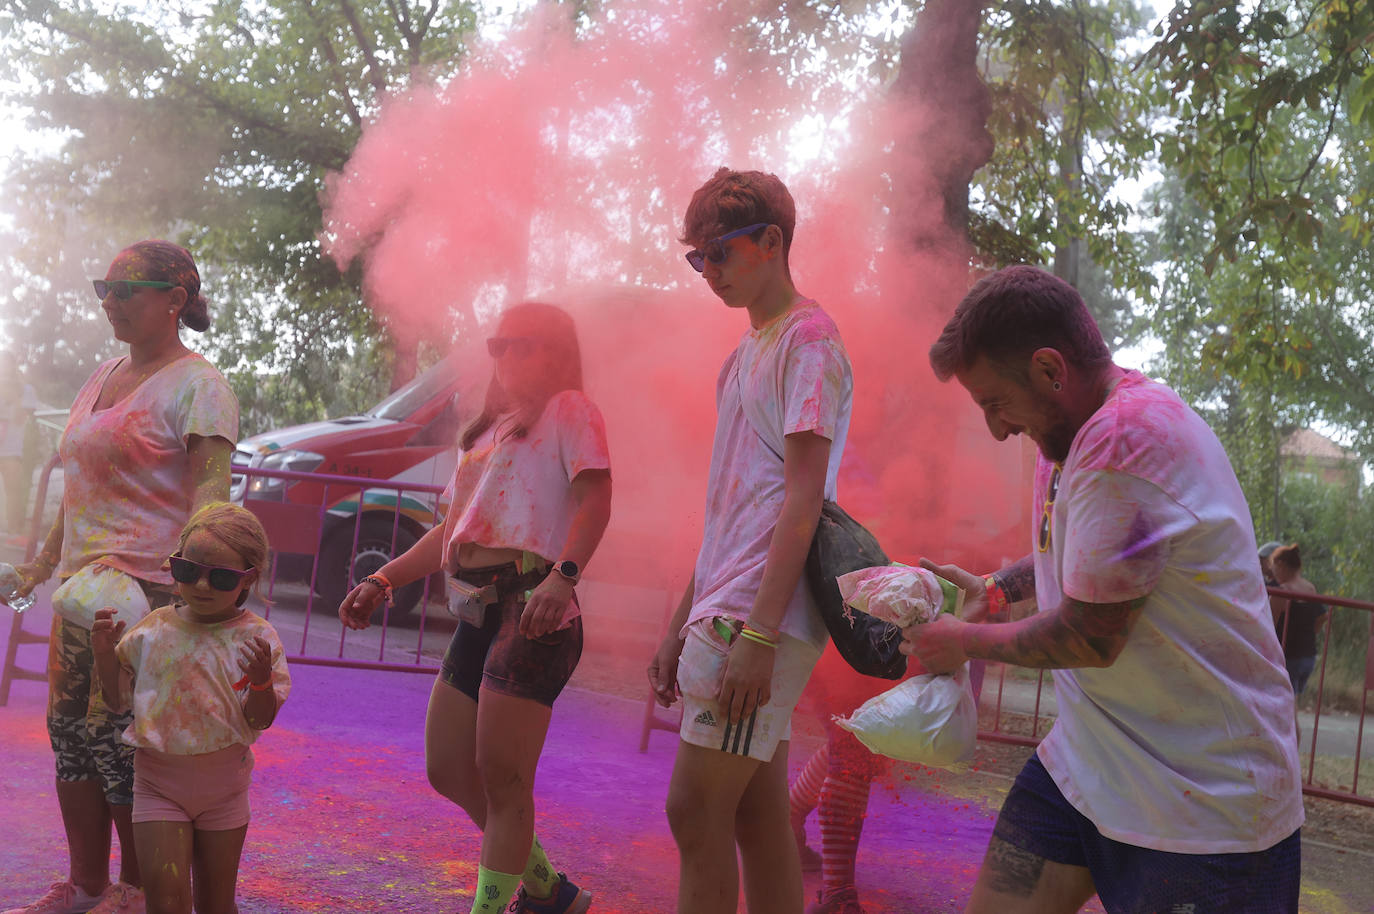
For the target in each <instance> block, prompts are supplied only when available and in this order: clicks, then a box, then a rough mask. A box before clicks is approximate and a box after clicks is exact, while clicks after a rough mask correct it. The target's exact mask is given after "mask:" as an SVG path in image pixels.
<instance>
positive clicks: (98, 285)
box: [91, 279, 177, 301]
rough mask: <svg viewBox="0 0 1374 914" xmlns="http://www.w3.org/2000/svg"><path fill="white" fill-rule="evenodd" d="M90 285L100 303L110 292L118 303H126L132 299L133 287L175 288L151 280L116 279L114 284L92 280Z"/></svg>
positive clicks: (171, 284) (174, 285) (101, 280)
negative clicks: (93, 288)
mask: <svg viewBox="0 0 1374 914" xmlns="http://www.w3.org/2000/svg"><path fill="white" fill-rule="evenodd" d="M91 285H93V286H95V297H96V298H98V299H100V300H101V301H104V300H105V299H106V297H107V296H109V294H110V293H111V292H113V293H114V297H115V298H117V299H119V300H120V301H128V300H129V299H130V298H132V297H133V294H134V286H141V287H143V288H146V289H175V288H176V286H177V284H176V283H174V282H159V281H157V280H152V279H116V280H115V281H114V282H109V281H108V280H104V279H92V280H91Z"/></svg>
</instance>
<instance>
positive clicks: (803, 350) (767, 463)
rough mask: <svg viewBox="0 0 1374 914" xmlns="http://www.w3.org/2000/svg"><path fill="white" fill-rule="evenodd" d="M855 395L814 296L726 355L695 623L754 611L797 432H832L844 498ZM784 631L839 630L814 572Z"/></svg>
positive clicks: (830, 478)
mask: <svg viewBox="0 0 1374 914" xmlns="http://www.w3.org/2000/svg"><path fill="white" fill-rule="evenodd" d="M853 397H854V377H853V372H852V371H851V369H850V366H849V356H848V355H847V354H846V353H845V350H844V344H843V343H842V342H841V341H840V333H839V330H838V329H836V327H835V322H834V321H832V320H831V319H830V316H829V315H828V314H826V313H825V312H824V311H823V310H821V308H820V306H819V305H817V304H816V303H815V302H812V301H805V302H801V303H799V304H798V305H796V306H795V307H793V308H792V309H791V310H789V311H788V312H786V313H785V314H783V315H781V316H780V317H778V318H777V319H776V320H774V321H772V322H770V323H769V324H767V325H766V326H764V327H760V328H758V329H750V330H749V332H747V333H746V334H745V335H744V338H743V339H741V340H740V343H739V346H738V347H737V348H736V349H735V351H734V352H733V353H731V354H730V356H729V358H727V359H726V360H725V365H724V367H722V369H721V372H720V376H719V378H718V380H717V382H716V434H715V440H714V442H713V443H712V445H711V469H710V474H709V476H708V479H707V484H706V516H705V519H704V529H703V531H702V541H701V552H700V553H699V554H698V556H697V565H696V576H695V579H694V582H695V588H696V589H695V594H694V598H693V604H692V611H691V614H690V616H689V619H688V624H689V625H690V624H691V623H692V622H695V621H696V620H698V619H702V618H706V617H709V616H730V617H733V618H736V619H747V618H748V616H749V612H750V610H751V609H752V608H753V606H754V596H755V594H757V593H758V589H759V585H760V584H761V583H762V582H763V567H764V564H765V562H766V561H767V558H768V547H769V545H770V544H771V543H772V541H773V529H774V527H776V526H777V523H778V517H779V515H780V514H781V513H782V502H783V496H784V494H785V490H784V486H783V466H782V454H783V451H784V444H785V442H784V440H783V439H784V438H785V437H786V436H787V435H791V434H794V433H797V432H815V433H816V434H817V435H820V436H821V437H822V438H827V439H829V441H830V461H829V464H828V466H827V468H826V475H825V497H826V498H828V499H831V500H834V498H835V480H836V477H837V476H838V475H839V469H840V457H841V456H842V455H843V453H844V443H845V438H846V437H847V436H848V434H849V414H850V408H851V406H852V403H853ZM782 631H783V632H785V633H786V634H788V635H791V636H792V637H794V638H798V639H800V640H802V641H805V642H807V643H808V644H810V645H812V646H813V647H815V648H816V649H817V650H822V649H824V647H825V644H826V641H827V640H829V636H828V635H827V633H826V630H825V623H824V621H822V619H821V616H820V612H819V611H818V610H817V609H816V604H815V601H814V600H813V599H812V597H811V590H810V588H809V587H808V586H807V584H806V581H805V579H804V578H803V579H802V580H799V581H798V582H797V589H796V591H795V592H794V593H793V594H792V599H791V600H790V601H789V602H788V604H787V612H786V614H785V615H784V616H783V620H782ZM684 632H685V629H684Z"/></svg>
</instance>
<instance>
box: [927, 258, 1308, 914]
mask: <svg viewBox="0 0 1374 914" xmlns="http://www.w3.org/2000/svg"><path fill="white" fill-rule="evenodd" d="M930 362H931V365H932V366H933V368H934V369H935V373H936V374H937V375H938V376H939V377H940V379H941V380H948V379H949V378H950V377H951V376H953V377H957V378H958V380H959V383H960V384H962V385H963V386H964V387H965V388H966V389H967V390H968V391H969V393H970V394H971V395H972V397H973V399H974V402H975V403H977V404H978V406H979V407H980V408H981V409H982V410H983V414H984V417H985V419H986V420H987V425H988V430H989V431H990V432H992V435H993V437H995V438H996V439H997V440H999V441H1001V440H1004V439H1005V438H1006V437H1007V436H1008V435H1018V434H1025V435H1027V436H1028V437H1029V438H1031V439H1032V440H1033V441H1034V442H1035V443H1036V445H1037V446H1038V447H1039V450H1040V458H1039V461H1038V466H1037V468H1036V474H1035V490H1034V509H1035V510H1034V514H1033V516H1034V517H1035V518H1036V527H1035V530H1034V531H1033V533H1032V544H1031V553H1030V555H1028V556H1027V557H1026V558H1024V559H1022V560H1021V561H1019V562H1016V563H1015V564H1013V565H1010V566H1008V567H1006V568H1003V569H1002V570H1001V571H998V572H996V573H995V574H993V575H991V576H989V577H988V578H987V579H986V580H984V579H982V578H978V577H976V576H974V575H971V574H969V573H968V572H965V571H962V570H961V569H958V568H956V567H955V566H953V565H946V566H935V565H931V564H929V563H927V562H925V561H922V564H923V565H925V566H926V567H928V568H931V569H932V570H934V571H936V572H937V573H939V574H941V575H944V576H945V577H946V578H948V579H949V580H951V581H953V582H955V583H956V584H959V585H960V586H961V587H963V588H964V590H965V592H966V593H967V594H968V597H967V602H966V603H965V611H964V616H965V618H964V620H962V621H961V620H958V619H955V618H953V617H951V616H944V617H941V618H940V619H937V620H936V621H935V622H932V623H929V624H926V625H918V626H913V627H912V628H910V629H907V631H906V639H907V640H906V643H904V644H903V648H902V649H903V650H904V651H906V652H908V653H910V654H913V655H914V656H916V657H918V658H919V659H920V661H921V664H922V666H924V667H925V668H926V669H927V670H930V671H931V672H935V673H939V672H945V671H949V670H952V669H954V668H955V667H957V666H958V665H959V664H961V663H963V662H964V661H965V660H966V659H968V658H970V657H978V658H983V659H986V660H998V661H1001V662H1003V663H1013V664H1017V665H1018V666H1026V667H1038V668H1041V669H1052V670H1053V671H1054V689H1055V697H1056V699H1057V701H1058V706H1059V717H1058V720H1057V722H1056V723H1055V725H1054V728H1053V729H1052V730H1051V731H1050V733H1049V735H1048V736H1046V737H1045V739H1044V740H1043V741H1042V742H1041V743H1040V745H1039V747H1038V748H1037V749H1036V753H1035V755H1033V756H1031V758H1030V760H1029V761H1028V762H1027V763H1026V766H1025V768H1024V769H1023V770H1022V772H1021V774H1020V776H1019V777H1018V778H1017V780H1016V783H1015V784H1014V785H1013V787H1012V789H1011V791H1010V792H1009V793H1008V794H1007V798H1006V801H1005V802H1004V803H1003V805H1002V810H1001V813H1000V815H999V816H998V819H997V824H996V826H995V827H994V829H993V834H992V839H991V841H990V843H989V844H988V851H987V856H986V857H985V858H984V860H983V866H982V869H981V870H980V872H979V874H978V880H977V883H976V884H975V885H974V888H973V896H972V898H971V899H970V901H969V905H968V908H967V909H966V910H967V911H970V912H979V914H984V912H995V914H1018V912H1032V911H1033V912H1037V914H1055V912H1070V911H1077V910H1078V909H1079V908H1080V907H1081V906H1082V905H1083V904H1084V903H1085V902H1087V900H1088V899H1089V898H1090V897H1092V895H1093V894H1094V892H1096V894H1097V895H1098V896H1099V898H1100V899H1101V901H1102V904H1103V907H1105V908H1106V909H1107V911H1109V912H1111V914H1118V912H1122V914H1125V912H1130V914H1135V912H1146V911H1159V912H1165V911H1168V912H1175V911H1179V912H1181V911H1198V912H1202V911H1244V912H1246V914H1267V912H1275V914H1277V912H1284V914H1290V912H1296V911H1297V909H1298V881H1299V853H1300V837H1299V835H1300V829H1299V827H1300V826H1301V825H1302V821H1303V806H1302V793H1301V784H1300V781H1299V771H1298V759H1297V748H1296V743H1295V741H1294V740H1293V728H1294V722H1293V690H1292V688H1291V687H1290V686H1289V684H1288V675H1287V672H1286V671H1285V669H1284V665H1283V652H1282V650H1281V649H1280V648H1279V644H1278V640H1277V638H1276V637H1275V636H1274V627H1273V624H1272V621H1271V616H1270V612H1269V602H1268V599H1267V595H1266V593H1265V589H1264V581H1263V579H1262V578H1261V577H1260V568H1259V564H1258V563H1257V562H1256V561H1255V558H1254V556H1255V534H1254V528H1253V527H1252V526H1251V522H1250V510H1249V507H1248V506H1247V505H1246V502H1245V496H1244V495H1243V493H1242V492H1241V489H1240V485H1239V484H1238V483H1237V482H1236V476H1235V473H1234V472H1233V471H1232V469H1231V464H1230V461H1229V460H1228V459H1227V457H1226V452H1225V451H1224V450H1222V447H1221V443H1220V442H1219V441H1218V440H1217V438H1216V435H1214V434H1213V433H1212V431H1211V429H1209V428H1208V427H1207V424H1206V423H1205V422H1203V421H1202V419H1201V418H1200V417H1199V416H1198V415H1197V413H1195V412H1193V411H1192V410H1191V409H1189V408H1188V406H1187V404H1185V403H1184V402H1183V401H1182V400H1181V399H1179V397H1178V395H1177V394H1175V393H1174V392H1173V391H1172V390H1170V389H1169V388H1167V387H1165V386H1164V385H1162V384H1157V383H1155V382H1154V381H1151V380H1149V379H1148V378H1146V377H1145V376H1143V375H1142V374H1140V373H1139V372H1135V371H1127V370H1125V369H1123V368H1120V367H1118V366H1116V365H1115V364H1113V363H1112V358H1111V353H1110V352H1109V351H1108V350H1107V345H1106V343H1104V342H1103V340H1102V336H1101V334H1100V333H1099V332H1098V329H1097V325H1096V323H1094V321H1093V319H1092V316H1091V315H1090V314H1089V313H1088V310H1087V308H1086V307H1084V305H1083V300H1082V299H1081V298H1080V297H1079V295H1078V293H1077V292H1076V291H1074V289H1073V287H1071V286H1069V285H1068V284H1067V283H1065V282H1063V281H1062V280H1060V279H1058V278H1056V277H1054V276H1052V275H1051V274H1049V273H1046V272H1044V271H1043V270H1038V269H1035V268H1034V267H1028V266H1018V267H1009V268H1007V269H1005V270H1001V271H999V272H997V273H995V274H993V275H992V276H989V277H987V278H986V279H984V280H982V281H981V282H979V283H978V285H976V286H974V288H973V289H972V290H971V291H970V292H969V294H968V295H967V296H966V297H965V298H964V300H963V302H961V303H960V305H959V307H958V309H957V310H956V311H955V312H954V316H953V317H952V318H951V319H950V321H949V323H948V324H947V325H946V326H945V329H944V332H943V333H942V334H941V335H940V338H939V340H938V341H937V342H936V343H935V345H934V346H932V347H931V350H930ZM1009 607H1011V608H1012V609H1013V610H1015V611H1013V612H1009V611H1008V608H1009ZM1021 610H1026V611H1033V612H1032V614H1030V615H1028V616H1025V617H1023V618H1019V619H1017V620H1016V621H1008V620H1009V619H1010V618H1012V617H1014V616H1021V615H1023V613H1022V612H1020V611H1021ZM980 622H981V623H984V624H977V623H980Z"/></svg>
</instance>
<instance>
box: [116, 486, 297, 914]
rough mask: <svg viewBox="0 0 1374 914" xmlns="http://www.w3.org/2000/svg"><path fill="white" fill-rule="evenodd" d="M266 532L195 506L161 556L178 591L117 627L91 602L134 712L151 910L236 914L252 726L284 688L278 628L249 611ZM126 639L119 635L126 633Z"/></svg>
mask: <svg viewBox="0 0 1374 914" xmlns="http://www.w3.org/2000/svg"><path fill="white" fill-rule="evenodd" d="M267 550H268V546H267V534H266V532H264V530H263V528H262V524H261V523H260V522H259V521H258V519H257V517H255V516H254V515H253V513H252V512H251V511H247V510H245V509H243V508H241V507H239V506H238V505H231V504H217V505H211V506H209V507H207V508H203V509H201V510H200V511H198V512H197V513H196V515H195V516H194V517H192V518H191V520H190V522H189V523H188V524H187V525H186V527H185V529H184V530H183V531H182V533H181V539H180V542H179V544H178V548H177V552H176V554H175V555H173V556H172V557H171V558H170V559H169V560H168V564H169V566H170V570H171V574H172V579H173V580H174V581H175V582H176V592H177V596H178V597H179V599H178V600H177V602H175V603H173V604H172V605H170V606H164V607H162V608H161V609H156V610H154V611H153V612H151V613H149V614H148V615H146V616H144V617H143V619H141V620H140V621H139V622H137V623H135V624H134V625H133V626H132V627H131V628H129V630H128V631H127V632H126V631H125V630H124V629H125V623H124V622H122V621H121V622H116V621H115V620H114V611H113V610H110V609H102V610H99V611H98V612H97V613H96V620H95V625H94V626H93V627H92V629H91V646H92V650H93V651H94V653H95V664H96V670H97V671H98V673H99V675H100V683H101V688H102V690H103V692H104V694H105V696H106V697H107V700H108V701H109V702H110V704H111V705H112V706H114V707H115V708H116V709H117V710H121V711H122V710H132V712H133V723H132V724H131V725H130V726H129V728H128V729H127V730H126V731H125V732H124V741H125V742H126V743H129V744H131V745H133V746H134V747H136V748H135V754H134V809H133V831H134V842H135V844H136V845H137V847H138V855H139V859H140V860H141V861H142V863H143V866H142V873H143V884H144V893H145V898H146V903H147V910H148V912H149V914H185V912H188V911H190V910H191V906H192V898H193V896H194V899H195V909H196V911H197V912H202V914H232V912H234V911H237V910H238V909H237V908H236V907H235V903H234V889H235V885H236V884H237V882H238V867H239V858H240V855H241V854H242V851H243V841H244V837H245V836H246V835H247V833H248V818H249V815H248V787H249V783H250V781H251V780H252V773H253V750H252V749H251V748H250V747H251V746H252V744H253V743H254V742H256V741H257V738H258V732H259V731H261V730H266V729H267V728H268V727H270V726H271V725H272V721H273V720H274V719H275V718H276V716H277V710H278V709H279V708H280V707H281V705H282V702H284V701H286V696H287V694H288V693H289V692H290V691H291V677H290V675H289V674H288V672H287V669H286V659H285V656H284V651H283V649H282V644H281V639H280V638H278V637H277V632H276V630H275V629H274V628H272V625H271V624H270V623H269V622H268V621H267V620H265V619H263V618H262V617H261V616H259V615H258V614H257V613H254V612H252V611H251V610H248V609H244V608H243V604H244V603H245V602H246V601H247V599H248V595H249V592H250V591H251V590H252V588H253V586H254V585H255V584H256V583H257V581H258V570H259V569H260V568H264V567H266V564H267V555H268V552H267ZM121 636H122V637H121Z"/></svg>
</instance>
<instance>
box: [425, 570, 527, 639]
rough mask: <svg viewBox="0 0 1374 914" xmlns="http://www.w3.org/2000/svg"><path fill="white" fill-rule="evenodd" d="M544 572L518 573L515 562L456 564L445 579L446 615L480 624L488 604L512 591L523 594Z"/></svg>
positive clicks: (482, 622) (483, 619) (510, 593)
mask: <svg viewBox="0 0 1374 914" xmlns="http://www.w3.org/2000/svg"><path fill="white" fill-rule="evenodd" d="M548 576H549V569H548V568H533V569H531V570H529V571H526V572H523V573H522V572H521V571H520V566H519V565H518V564H517V563H515V562H505V563H503V564H501V565H487V566H484V567H482V568H459V569H458V570H457V571H456V572H454V573H453V574H452V575H451V576H450V577H449V579H448V611H449V615H452V616H454V617H456V618H458V619H461V620H463V621H464V622H466V623H468V624H469V625H476V626H478V627H479V628H480V627H481V626H482V625H483V624H484V623H485V622H486V617H487V607H488V606H491V605H492V604H494V603H498V602H500V601H501V600H502V599H504V598H506V597H509V596H511V595H513V594H520V595H521V596H522V597H523V596H524V592H525V591H528V590H531V589H533V588H534V587H537V586H538V585H539V583H540V582H541V581H543V580H544V579H545V578H546V577H548Z"/></svg>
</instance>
